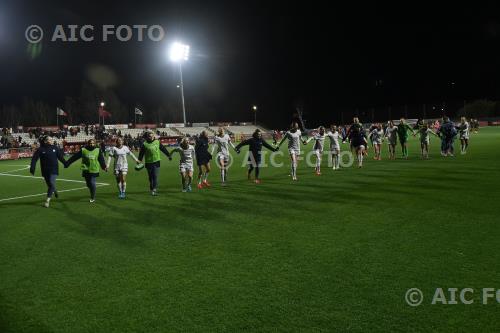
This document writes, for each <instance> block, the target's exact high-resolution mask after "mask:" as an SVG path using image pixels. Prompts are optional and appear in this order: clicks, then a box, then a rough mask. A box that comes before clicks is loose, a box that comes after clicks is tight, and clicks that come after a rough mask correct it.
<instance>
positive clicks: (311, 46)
mask: <svg viewBox="0 0 500 333" xmlns="http://www.w3.org/2000/svg"><path fill="white" fill-rule="evenodd" d="M498 12H499V11H498V8H497V6H495V5H485V4H472V5H469V6H468V7H466V8H465V7H457V6H446V7H445V6H442V7H439V6H437V5H421V4H418V5H417V4H415V5H408V4H405V5H404V6H394V5H391V6H389V5H387V6H382V5H380V4H376V5H366V4H363V3H355V4H353V5H352V6H348V7H347V6H345V5H336V4H329V5H326V4H325V3H323V2H301V4H300V5H299V4H292V3H276V2H275V3H272V2H241V3H240V2H236V1H234V2H227V3H215V2H208V1H207V2H204V3H199V4H193V3H187V2H180V1H176V2H169V1H158V2H154V1H133V2H127V1H120V2H97V1H95V2H94V1H79V2H77V1H61V2H46V1H25V2H23V1H2V2H0V74H1V82H0V105H1V106H3V108H2V109H1V110H2V113H3V116H4V117H3V119H10V118H9V117H11V118H12V117H14V116H13V115H12V113H13V112H14V111H13V110H16V112H17V111H19V114H22V113H23V112H22V110H26V109H27V108H28V109H29V108H30V107H33V105H34V104H36V103H37V102H40V103H44V104H43V105H44V106H40V108H39V109H44V107H45V108H49V109H50V110H51V112H53V113H54V114H55V111H52V110H55V107H56V106H60V107H63V108H64V109H65V111H67V112H68V113H70V119H69V120H70V121H91V120H92V121H95V122H96V121H97V116H95V118H96V119H88V118H91V117H94V114H95V113H96V112H97V105H96V103H97V101H98V100H100V99H104V100H106V102H107V105H108V106H107V108H108V110H109V111H110V112H111V113H112V114H113V119H112V120H111V122H128V121H132V120H133V109H134V106H136V105H137V106H140V107H141V109H143V111H144V113H145V115H144V119H142V120H143V121H144V122H147V121H156V122H172V121H182V114H181V106H180V92H179V90H178V89H177V87H176V85H177V83H178V80H179V77H178V69H177V68H176V67H175V65H173V64H172V63H170V62H169V61H168V58H167V56H166V50H167V45H168V44H169V42H171V41H173V40H177V39H178V40H181V41H183V42H185V43H188V44H190V45H191V56H190V59H189V61H188V62H187V63H185V64H184V65H183V74H184V83H185V96H186V97H185V98H186V109H187V114H188V121H190V122H202V121H226V120H227V121H248V120H253V113H252V111H251V106H252V105H254V104H255V105H257V106H258V108H259V109H258V120H259V122H262V123H264V124H266V125H268V126H273V127H285V126H287V125H288V122H289V120H290V117H291V114H292V113H293V112H294V110H295V109H296V108H297V107H299V108H301V109H302V110H303V111H304V114H305V117H306V119H308V124H309V125H311V126H316V125H318V124H328V123H330V122H340V121H341V120H344V121H347V118H349V117H351V116H352V115H353V114H359V115H360V116H361V117H364V118H365V119H364V120H365V121H367V120H371V118H372V117H373V118H374V119H378V120H383V119H387V118H388V117H389V116H391V117H392V118H395V117H397V116H403V115H406V116H409V117H412V116H413V117H416V116H418V115H420V114H421V113H422V110H423V107H424V106H423V104H424V103H425V104H426V106H425V108H426V112H427V113H426V115H427V116H438V115H439V114H442V113H449V114H451V115H453V114H454V113H456V112H457V110H458V109H459V108H460V107H462V106H463V103H464V100H467V101H472V100H475V99H483V98H484V99H491V100H496V99H497V98H498V95H499V89H498V85H497V82H498V80H499V74H500V54H499V52H498V51H499V50H500V48H499V45H500V20H499V17H498V16H499V15H498ZM31 24H38V25H40V26H42V27H43V28H44V30H45V38H44V42H43V44H42V47H41V50H39V51H38V52H34V51H33V49H32V48H30V46H29V44H28V43H27V42H26V40H25V38H24V31H25V29H26V27H27V26H29V25H31ZM57 24H78V25H84V24H93V25H94V26H96V30H95V34H94V35H95V37H96V40H95V41H94V42H89V43H86V42H77V43H74V42H68V43H63V42H55V43H51V42H49V41H48V39H49V38H50V36H51V34H52V31H53V29H54V26H55V25H57ZM103 24H115V25H120V24H129V25H132V24H148V25H153V24H160V25H162V26H163V27H164V28H165V32H166V36H165V37H166V38H165V40H164V41H163V42H157V43H155V42H150V41H147V42H133V41H129V42H125V43H122V42H118V41H113V42H107V43H102V42H100V26H102V25H103ZM96 66H97V68H101V69H102V68H105V69H106V71H107V72H108V73H111V74H112V76H114V77H115V78H116V79H115V80H114V81H115V83H113V84H110V85H108V86H106V87H98V86H96V85H98V83H97V84H96V82H95V81H93V80H92V79H90V78H89V70H91V69H92V68H96ZM111 74H109V75H111ZM89 96H91V97H89ZM89 98H90V100H88V99H89ZM108 100H109V103H108ZM30 105H31V106H30ZM94 105H95V108H94ZM441 108H444V109H445V110H443V111H441ZM9 110H10V111H9ZM9 112H10V113H9ZM30 112H34V111H30ZM37 112H38V111H37ZM40 112H42V111H40ZM9 114H10V115H9ZM37 117H38V118H39V116H33V117H32V119H31V118H30V117H28V116H26V115H24V116H23V117H22V118H15V117H14V118H15V119H14V118H13V119H14V120H13V121H16V122H23V123H27V122H28V123H29V122H35V121H42V122H43V121H45V120H46V121H48V122H55V115H53V114H52V113H51V114H50V116H48V118H47V119H45V120H44V119H43V116H42V118H40V119H41V120H40V119H38V118H37Z"/></svg>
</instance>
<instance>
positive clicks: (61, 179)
mask: <svg viewBox="0 0 500 333" xmlns="http://www.w3.org/2000/svg"><path fill="white" fill-rule="evenodd" d="M0 176H8V177H21V178H34V179H44V178H43V177H36V176H24V175H11V174H8V173H5V172H0ZM57 180H60V181H63V182H72V183H85V181H83V180H74V179H64V178H57ZM96 185H102V186H104V185H109V184H108V183H96Z"/></svg>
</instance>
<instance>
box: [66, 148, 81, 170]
mask: <svg viewBox="0 0 500 333" xmlns="http://www.w3.org/2000/svg"><path fill="white" fill-rule="evenodd" d="M80 158H82V151H81V150H80V151H79V152H78V153H76V154H74V155H73V156H71V157H70V158H69V160H67V161H66V165H65V166H64V167H65V168H67V167H69V166H70V165H71V164H72V163H73V162H75V161H78V160H79V159H80Z"/></svg>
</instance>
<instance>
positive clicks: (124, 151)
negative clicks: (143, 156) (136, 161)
mask: <svg viewBox="0 0 500 333" xmlns="http://www.w3.org/2000/svg"><path fill="white" fill-rule="evenodd" d="M130 154H131V152H130V149H129V148H128V147H127V146H122V147H121V148H117V147H111V149H110V150H109V156H110V157H113V158H114V159H115V170H127V169H128V161H127V155H130Z"/></svg>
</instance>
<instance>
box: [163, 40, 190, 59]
mask: <svg viewBox="0 0 500 333" xmlns="http://www.w3.org/2000/svg"><path fill="white" fill-rule="evenodd" d="M168 53H169V56H170V60H171V61H173V62H180V61H183V60H184V61H187V60H188V59H189V45H186V44H182V43H179V42H175V43H173V44H172V45H170V49H169V52H168Z"/></svg>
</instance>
